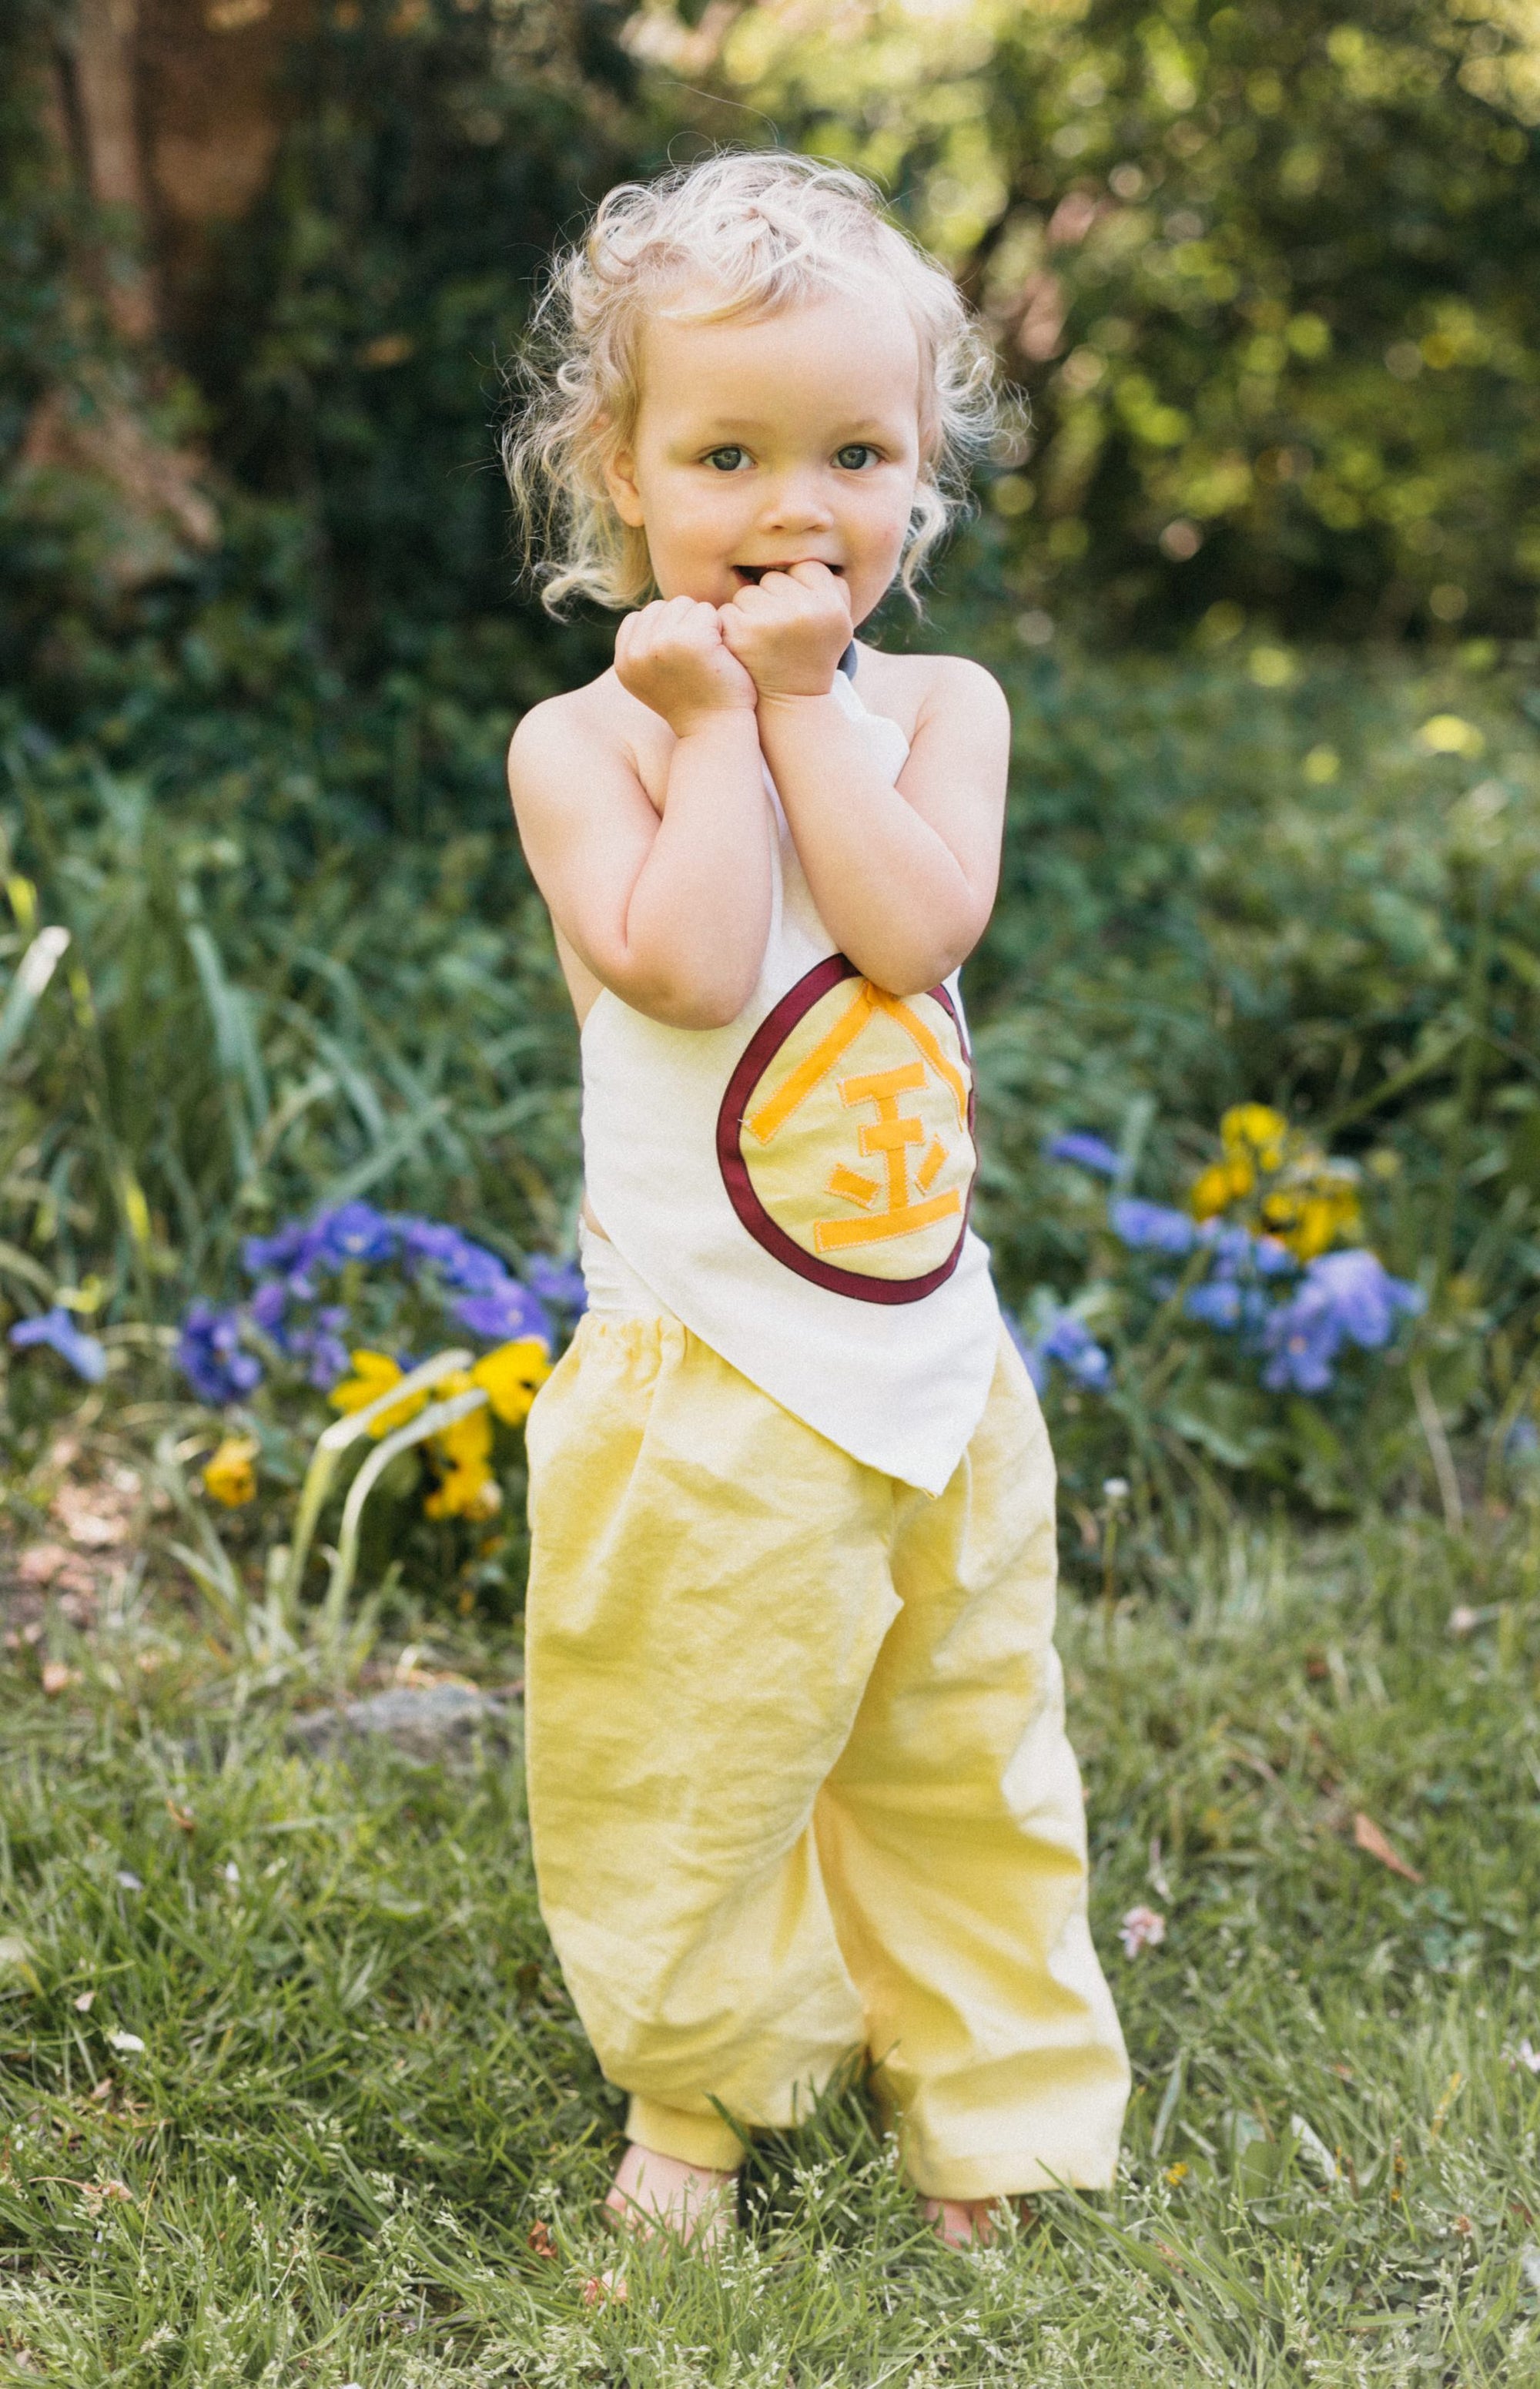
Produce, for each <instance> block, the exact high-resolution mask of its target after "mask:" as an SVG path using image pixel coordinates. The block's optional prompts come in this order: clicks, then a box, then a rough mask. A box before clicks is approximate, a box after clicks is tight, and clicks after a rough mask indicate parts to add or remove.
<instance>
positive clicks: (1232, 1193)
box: [1187, 1161, 1256, 1220]
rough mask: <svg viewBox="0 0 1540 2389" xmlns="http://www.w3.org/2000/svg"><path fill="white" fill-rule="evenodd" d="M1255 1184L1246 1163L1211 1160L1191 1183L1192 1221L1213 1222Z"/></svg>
mask: <svg viewBox="0 0 1540 2389" xmlns="http://www.w3.org/2000/svg"><path fill="white" fill-rule="evenodd" d="M1255 1184H1256V1172H1255V1171H1254V1169H1253V1168H1252V1166H1251V1163H1250V1162H1249V1161H1212V1162H1210V1164H1209V1166H1208V1168H1207V1169H1203V1170H1200V1172H1199V1173H1198V1176H1197V1177H1196V1178H1195V1179H1194V1180H1193V1182H1192V1185H1191V1188H1190V1191H1189V1194H1188V1198H1187V1199H1188V1205H1189V1207H1190V1210H1191V1212H1192V1215H1193V1217H1194V1219H1198V1220H1212V1219H1213V1218H1214V1216H1215V1213H1216V1212H1219V1211H1225V1210H1228V1207H1229V1206H1230V1205H1231V1204H1232V1203H1239V1202H1241V1200H1242V1198H1243V1197H1244V1196H1245V1195H1247V1194H1250V1193H1251V1191H1252V1189H1253V1187H1254V1185H1255Z"/></svg>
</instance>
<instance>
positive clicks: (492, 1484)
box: [423, 1468, 503, 1518]
mask: <svg viewBox="0 0 1540 2389" xmlns="http://www.w3.org/2000/svg"><path fill="white" fill-rule="evenodd" d="M502 1507H503V1489H502V1488H501V1486H500V1485H499V1484H498V1482H497V1479H496V1477H495V1476H493V1475H492V1473H491V1470H490V1468H446V1469H445V1471H444V1473H443V1475H442V1476H440V1478H439V1482H438V1484H437V1485H436V1486H435V1487H434V1488H433V1490H432V1492H431V1493H430V1494H429V1495H428V1496H427V1499H426V1501H424V1503H423V1508H424V1510H425V1511H426V1514H427V1515H428V1516H429V1517H430V1518H495V1517H496V1515H497V1514H498V1512H499V1510H501V1509H502Z"/></svg>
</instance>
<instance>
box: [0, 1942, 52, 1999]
mask: <svg viewBox="0 0 1540 2389" xmlns="http://www.w3.org/2000/svg"><path fill="white" fill-rule="evenodd" d="M0 1974H19V1975H20V1977H21V1980H22V1981H23V1982H24V1983H25V1984H26V1986H27V1988H28V1989H29V1990H30V1991H40V1990H41V1989H42V1988H43V1986H42V1984H41V1983H40V1982H39V1981H38V1978H37V1968H36V1966H35V1965H34V1964H33V1962H32V1943H31V1942H30V1941H24V1940H23V1939H22V1937H21V1935H20V1934H19V1933H0Z"/></svg>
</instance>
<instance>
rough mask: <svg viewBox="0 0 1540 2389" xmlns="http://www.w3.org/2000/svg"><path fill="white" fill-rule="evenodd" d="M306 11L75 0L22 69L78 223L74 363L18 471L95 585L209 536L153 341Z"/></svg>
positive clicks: (173, 563)
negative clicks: (34, 85)
mask: <svg viewBox="0 0 1540 2389" xmlns="http://www.w3.org/2000/svg"><path fill="white" fill-rule="evenodd" d="M312 14H313V8H312V0H75V6H74V10H73V13H72V15H71V17H70V20H69V22H68V25H67V28H66V29H65V31H64V32H62V33H61V34H60V35H59V36H58V38H57V44H56V45H55V47H54V49H53V52H52V55H51V56H50V57H47V58H42V57H39V58H38V59H36V60H34V62H33V64H34V69H35V73H36V79H37V81H38V83H39V85H40V97H41V101H42V109H41V113H42V116H43V118H44V120H45V125H46V129H47V136H48V138H49V140H50V142H51V145H52V147H54V149H55V151H56V155H57V172H58V174H59V175H60V177H61V178H64V179H66V180H68V182H69V183H70V185H72V186H73V188H74V190H75V191H76V193H77V195H78V197H79V198H81V199H83V200H84V201H85V202H86V203H87V204H86V206H85V207H84V208H83V209H80V210H78V211H76V212H77V214H78V217H79V220H80V221H81V222H82V223H83V224H87V225H88V226H89V227H90V230H89V231H88V232H86V233H83V235H82V236H80V237H79V238H78V239H77V241H76V243H75V246H74V249H73V253H72V256H71V261H70V285H71V289H70V312H71V314H72V316H73V319H74V324H75V328H76V333H77V339H76V341H75V344H74V345H75V347H76V350H77V352H78V354H79V357H80V359H81V363H80V364H79V365H78V367H77V368H76V369H75V371H74V372H73V374H72V375H71V377H70V380H69V381H68V382H60V383H58V384H57V385H56V386H55V387H54V388H53V389H51V390H47V391H45V394H44V395H43V397H42V398H41V399H40V400H39V402H37V405H36V406H35V408H34V410H33V413H32V419H31V421H30V423H29V425H28V428H27V432H26V436H25V439H24V441H23V442H22V447H21V452H20V455H19V460H18V475H19V481H20V483H21V486H22V489H23V491H24V492H25V494H26V496H27V498H28V500H29V502H30V503H31V504H32V505H33V506H34V507H35V508H36V509H37V510H38V511H40V512H41V513H43V514H45V515H48V516H50V517H54V518H56V519H68V520H70V521H74V522H78V521H79V520H80V519H81V517H82V516H83V513H84V514H87V515H89V516H91V517H92V518H93V539H92V549H93V558H94V564H95V572H96V574H97V575H98V576H99V577H100V579H101V580H102V581H104V582H105V584H106V587H107V589H108V591H109V592H117V593H121V592H123V591H125V590H130V589H133V588H134V587H137V586H140V585H142V584H144V583H145V582H146V581H155V580H159V579H163V578H165V577H166V576H167V575H168V574H173V573H177V572H180V571H183V570H185V569H186V568H187V566H188V564H189V563H190V562H192V561H193V560H194V559H195V558H196V557H197V555H198V554H199V553H202V552H205V551H207V550H208V549H210V547H212V546H214V545H215V544H217V542H218V539H219V517H218V514H217V512H216V509H215V506H214V504H213V502H212V500H211V498H210V494H209V492H208V490H207V488H206V487H205V486H204V482H205V479H206V476H207V469H208V468H207V464H206V461H205V459H204V458H203V457H202V456H201V455H200V454H198V453H197V450H196V449H194V448H193V447H191V446H189V445H187V444H186V443H185V441H180V440H179V439H178V438H177V437H176V432H175V417H176V415H178V414H179V413H181V414H183V415H185V411H186V410H185V404H184V405H183V406H181V407H179V406H178V404H177V390H178V377H177V376H176V374H175V373H174V372H173V370H172V366H171V364H170V362H169V360H168V357H167V354H166V351H165V348H164V345H163V336H164V334H165V332H166V330H167V327H168V326H175V324H176V323H177V321H178V320H179V318H180V317H181V316H182V314H183V312H184V309H185V304H186V303H187V300H188V297H189V294H190V293H191V292H192V291H193V290H194V289H195V288H196V286H197V280H198V276H199V272H200V268H201V266H202V263H203V259H204V251H205V241H206V236H207V234H208V233H209V231H210V229H211V228H212V227H213V226H215V225H221V224H229V223H231V222H235V221H238V220H239V219H240V218H241V217H242V216H244V215H245V214H246V213H247V212H248V210H249V209H250V208H251V206H252V205H253V204H254V202H255V201H256V200H257V198H259V197H260V196H261V191H262V190H263V188H264V186H265V185H266V182H267V177H268V174H269V172H270V171H271V168H272V164H273V160H274V155H275V153H276V150H277V147H278V143H279V140H280V137H281V134H282V130H283V125H282V118H281V113H280V82H279V75H280V69H281V63H282V58H283V53H284V49H285V46H286V44H287V43H288V42H289V41H290V40H292V39H293V38H294V37H295V36H296V35H297V34H299V33H302V32H305V31H306V30H307V28H308V26H309V24H310V22H311V20H312ZM93 327H95V332H94V331H93ZM184 387H185V385H184Z"/></svg>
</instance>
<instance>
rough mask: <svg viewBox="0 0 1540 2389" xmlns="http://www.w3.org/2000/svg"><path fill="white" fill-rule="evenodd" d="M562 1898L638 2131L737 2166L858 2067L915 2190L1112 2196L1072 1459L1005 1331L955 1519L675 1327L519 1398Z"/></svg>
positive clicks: (533, 1608)
mask: <svg viewBox="0 0 1540 2389" xmlns="http://www.w3.org/2000/svg"><path fill="white" fill-rule="evenodd" d="M528 1451H529V1467H530V1487H531V1490H530V1524H531V1531H532V1539H533V1559H532V1568H531V1578H530V1587H529V1606H528V1654H527V1677H528V1708H529V1750H528V1761H529V1801H530V1818H531V1825H532V1831H533V1836H534V1846H535V1859H536V1866H537V1870H538V1873H539V1878H540V1887H541V1904H542V1907H543V1910H544V1913H545V1917H546V1921H547V1923H548V1925H549V1926H550V1930H551V1934H552V1937H553V1939H554V1943H555V1946H556V1949H557V1952H558V1954H559V1956H560V1958H561V1961H562V1964H563V1967H564V1969H565V1972H566V1979H567V1983H568V1986H569V1987H570V1989H571V1991H572V1994H573V1997H574V1999H575V2000H576V2002H577V2005H578V2009H579V2013H580V2015H581V2017H582V2020H583V2023H584V2025H585V2026H586V2028H587V2030H588V2033H589V2036H590V2038H591V2039H592V2043H593V2046H594V2049H595V2050H596V2051H597V2053H598V2056H599V2059H600V2063H602V2065H603V2066H604V2068H605V2073H606V2075H607V2076H609V2078H610V2079H611V2080H612V2081H614V2082H616V2083H617V2084H619V2085H620V2086H622V2087H623V2088H624V2089H627V2090H629V2091H630V2093H631V2105H630V2123H629V2129H630V2135H631V2137H632V2138H633V2139H635V2140H641V2141H642V2142H643V2144H644V2145H646V2146H648V2147H650V2148H654V2149H656V2150H658V2151H660V2152H662V2153H666V2154H669V2155H674V2156H678V2157H682V2158H685V2159H687V2160H690V2161H692V2162H694V2163H695V2164H701V2165H722V2166H732V2165H736V2163H737V2162H738V2160H739V2157H740V2156H741V2153H742V2142H741V2139H740V2137H739V2134H738V2133H737V2132H735V2131H734V2129H733V2128H732V2126H731V2125H730V2124H729V2123H727V2122H725V2121H724V2120H723V2116H722V2114H721V2112H720V2111H721V2110H725V2112H726V2114H727V2115H729V2116H731V2117H732V2119H733V2122H734V2123H735V2124H737V2125H739V2126H741V2127H743V2129H744V2130H745V2131H752V2130H753V2129H754V2128H755V2127H756V2126H762V2127H785V2126H787V2125H790V2124H793V2123H795V2121H796V2120H797V2118H798V2117H799V2116H801V2115H805V2114H807V2113H808V2108H809V2107H810V2105H811V2103H812V2102H813V2100H814V2098H815V2097H816V2095H817V2093H818V2092H819V2090H820V2089H821V2088H822V2087H823V2086H824V2084H826V2083H827V2082H828V2080H829V2079H830V2077H831V2076H833V2075H834V2073H835V2072H836V2070H837V2069H838V2068H839V2067H840V2065H841V2064H842V2063H843V2062H844V2061H845V2060H846V2058H847V2057H848V2056H849V2055H850V2054H851V2053H852V2052H853V2051H855V2050H859V2049H863V2048H864V2049H865V2050H867V2051H869V2052H870V2054H871V2057H872V2060H873V2061H874V2063H875V2068H876V2071H875V2075H874V2082H875V2087H876V2089H877V2091H878V2094H879V2096H880V2098H881V2099H882V2100H883V2101H884V2102H885V2104H886V2105H887V2106H888V2108H889V2109H890V2110H891V2111H892V2112H893V2114H894V2115H895V2117H896V2120H897V2127H898V2130H899V2134H900V2141H901V2146H902V2150H903V2154H904V2160H905V2164H906V2166H907V2169H908V2171H909V2174H910V2178H912V2180H913V2181H914V2182H915V2184H916V2185H917V2186H918V2187H919V2188H920V2189H921V2190H922V2191H925V2192H927V2193H929V2194H930V2195H932V2196H935V2197H946V2198H992V2197H996V2196H1004V2195H1008V2194H1010V2193H1012V2192H1016V2191H1031V2190H1035V2189H1042V2188H1046V2187H1049V2186H1050V2185H1051V2184H1053V2183H1056V2182H1058V2183H1066V2184H1075V2185H1077V2186H1080V2187H1083V2188H1099V2187H1104V2186H1105V2185H1106V2184H1107V2183H1108V2182H1110V2181H1111V2179H1112V2177H1113V2173H1114V2166H1115V2163H1116V2153H1117V2140H1118V2131H1119V2127H1120V2123H1121V2119H1122V2114H1123V2108H1124V2104H1125V2101H1126V2095H1127V2085H1128V2073H1127V2064H1126V2058H1125V2056H1124V2051H1123V2044H1122V2039H1121V2037H1120V2035H1119V2031H1118V2025H1117V2019H1116V2016H1115V2014H1114V2010H1113V2005H1112V2000H1111V1998H1110V1996H1109V1994H1108V1991H1107V1988H1106V1985H1105V1984H1104V1982H1103V1980H1102V1977H1101V1969H1100V1967H1099V1966H1098V1963H1097V1960H1096V1956H1095V1952H1094V1950H1093V1949H1092V1947H1091V1941H1090V1935H1089V1932H1088V1926H1087V1922H1086V1831H1085V1820H1084V1813H1083V1808H1082V1802H1081V1794H1080V1785H1079V1779H1078V1775H1077V1773H1076V1769H1075V1760H1074V1757H1073V1756H1072V1754H1071V1751H1070V1748H1069V1744H1068V1743H1067V1741H1066V1740H1065V1736H1064V1730H1063V1690H1062V1680H1061V1675H1060V1669H1059V1663H1058V1660H1057V1657H1056V1654H1055V1653H1054V1649H1053V1644H1052V1639H1051V1638H1052V1628H1053V1606H1054V1527H1053V1466H1052V1460H1051V1457H1050V1451H1049V1446H1048V1437H1047V1434H1046V1431H1045V1429H1044V1426H1043V1423H1042V1419H1041V1416H1040V1413H1039V1412H1038V1410H1037V1399H1036V1397H1035V1395H1034V1394H1033V1391H1032V1387H1031V1386H1030V1383H1029V1382H1028V1380H1027V1377H1026V1374H1025V1370H1024V1368H1023V1367H1022V1364H1021V1362H1020V1361H1019V1359H1018V1358H1017V1356H1016V1354H1015V1353H1014V1351H1013V1350H1012V1348H1011V1347H1010V1346H1009V1344H1007V1343H1006V1342H1005V1341H1004V1340H1003V1338H1002V1343H1001V1349H1000V1356H999V1366H998V1368H997V1371H996V1375H995V1381H994V1386H993V1390H992V1393H991V1395H990V1399H989V1403H988V1407H987V1409H986V1413H985V1416H984V1419H983V1421H982V1422H981V1424H980V1425H979V1427H978V1429H977V1430H976V1432H975V1434H974V1438H973V1441H972V1443H971V1444H970V1446H969V1449H968V1451H967V1453H966V1455H965V1456H964V1458H963V1460H962V1462H961V1463H960V1465H959V1467H958V1469H957V1471H956V1473H955V1475H954V1476H953V1477H952V1480H951V1482H950V1484H949V1485H948V1487H947V1488H946V1490H945V1492H944V1493H943V1494H942V1495H941V1496H940V1497H939V1499H937V1500H934V1501H933V1500H931V1499H929V1498H928V1497H927V1496H926V1495H924V1494H923V1493H919V1492H916V1491H915V1490H913V1489H912V1488H910V1487H908V1486H906V1485H903V1484H901V1483H900V1482H898V1481H897V1479H895V1478H893V1477H889V1476H882V1475H880V1474H879V1473H878V1472H877V1471H876V1470H874V1469H871V1468H867V1467H864V1466H863V1465H862V1464H861V1463H859V1462H858V1461H855V1460H852V1459H851V1458H850V1457H849V1456H848V1455H847V1454H846V1453H845V1452H843V1451H841V1450H839V1449H838V1448H837V1447H836V1446H835V1445H834V1444H833V1443H831V1442H828V1441H826V1440H825V1439H824V1438H823V1437H821V1436H819V1435H817V1434H815V1433H814V1432H813V1430H812V1429H811V1428H809V1427H807V1426H805V1425H803V1424H801V1422H800V1421H798V1420H797V1419H795V1418H794V1417H793V1416H792V1415H791V1414H790V1412H786V1411H783V1410H782V1409H781V1408H779V1407H778V1405H777V1404H775V1403H774V1402H772V1401H770V1399H768V1397H767V1396H765V1395H763V1394H761V1393H760V1392H758V1391H757V1388H756V1387H755V1386H752V1385H750V1384H749V1383H748V1381H747V1380H746V1379H745V1378H744V1377H743V1376H741V1375H739V1374H738V1373H737V1372H736V1371H734V1370H732V1368H730V1367H729V1366H728V1364H727V1363H726V1362H725V1361H722V1360H720V1359H719V1357H718V1356H717V1354H716V1353H714V1352H713V1351H712V1350H711V1349H710V1348H708V1347H707V1346H706V1345H704V1344H702V1343H701V1342H700V1341H699V1340H698V1339H697V1338H695V1337H694V1336H693V1335H690V1334H689V1333H688V1332H687V1331H686V1330H685V1329H684V1328H683V1327H682V1326H681V1325H680V1323H679V1322H677V1321H676V1320H674V1319H672V1318H668V1317H665V1318H663V1319H661V1320H655V1321H625V1322H602V1321H598V1320H595V1319H592V1318H591V1319H589V1320H586V1321H585V1322H583V1324H582V1326H581V1327H580V1328H579V1333H578V1336H577V1339H576V1341H575V1343H574V1344H573V1346H572V1348H571V1349H570V1350H569V1351H568V1352H567V1354H566V1357H565V1359H564V1360H563V1361H561V1362H560V1363H559V1365H558V1367H557V1369H556V1371H555V1373H554V1375H553V1376H552V1378H551V1379H550V1381H549V1382H548V1384H547V1385H546V1386H544V1387H543V1388H542V1390H541V1394H540V1396H539V1399H537V1401H536V1403H535V1406H534V1409H533V1411H532V1412H531V1414H530V1418H529V1423H528Z"/></svg>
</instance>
